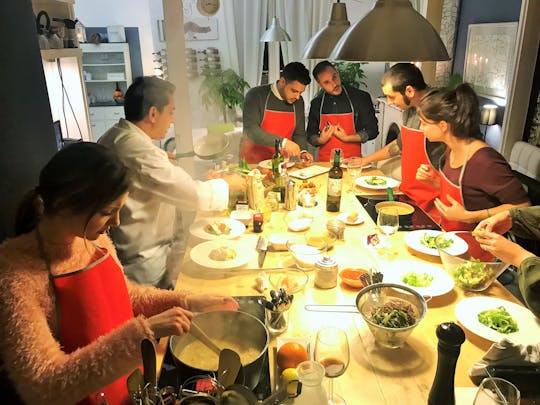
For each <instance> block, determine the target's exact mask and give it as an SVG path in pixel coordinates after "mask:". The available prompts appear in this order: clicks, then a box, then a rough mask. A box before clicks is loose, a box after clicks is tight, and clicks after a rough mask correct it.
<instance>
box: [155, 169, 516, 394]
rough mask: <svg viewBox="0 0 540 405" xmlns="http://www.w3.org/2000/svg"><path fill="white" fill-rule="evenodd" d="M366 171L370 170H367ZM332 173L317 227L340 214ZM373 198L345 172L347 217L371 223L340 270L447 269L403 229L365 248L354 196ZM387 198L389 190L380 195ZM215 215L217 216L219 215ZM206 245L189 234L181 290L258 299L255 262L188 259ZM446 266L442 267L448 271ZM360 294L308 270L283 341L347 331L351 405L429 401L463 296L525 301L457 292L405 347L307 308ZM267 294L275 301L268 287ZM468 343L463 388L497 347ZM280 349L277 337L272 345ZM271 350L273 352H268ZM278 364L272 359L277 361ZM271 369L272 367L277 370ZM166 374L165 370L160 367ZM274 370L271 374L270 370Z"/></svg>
mask: <svg viewBox="0 0 540 405" xmlns="http://www.w3.org/2000/svg"><path fill="white" fill-rule="evenodd" d="M362 174H364V172H363V173H362ZM365 174H368V175H371V174H373V175H380V174H381V173H380V172H377V171H376V170H369V171H366V172H365ZM327 178H328V175H327V174H326V173H325V174H322V175H319V176H317V177H313V178H311V179H310V180H311V181H313V182H314V183H315V184H316V185H317V187H318V197H317V198H318V202H319V204H318V205H317V207H315V208H314V209H313V216H314V221H313V223H312V228H311V230H313V229H315V230H317V229H325V227H326V221H327V220H328V219H330V218H334V217H336V216H337V213H329V212H326V209H325V200H326V182H327ZM362 193H364V194H373V190H362V189H360V188H359V187H353V186H352V182H351V179H350V177H349V176H348V174H347V173H345V175H344V184H343V195H342V201H341V212H346V211H357V212H359V213H360V214H361V215H363V216H364V219H365V221H364V222H363V223H362V224H360V225H356V226H347V227H346V229H345V236H344V241H337V242H336V244H335V246H334V248H333V249H332V250H330V252H329V253H330V255H331V256H332V257H333V258H334V259H335V260H336V261H337V262H338V264H339V268H340V269H342V268H345V267H357V268H367V267H369V266H370V265H372V264H376V265H379V266H381V267H384V266H387V265H388V262H390V261H395V260H412V261H419V262H429V263H433V264H435V265H437V266H441V262H440V259H439V258H438V257H436V256H428V255H424V254H422V253H418V252H415V251H413V250H411V249H410V248H408V247H407V246H406V245H405V243H404V242H403V237H404V234H405V233H404V232H398V233H397V234H396V235H394V236H393V237H392V240H391V247H390V248H389V249H388V250H387V251H386V252H384V256H383V257H381V255H380V254H377V253H375V254H373V251H372V249H368V248H366V247H365V244H364V240H365V237H366V235H368V234H372V233H375V224H374V223H373V221H372V220H371V219H370V217H369V216H368V215H367V213H366V212H365V211H364V210H363V207H362V206H361V204H360V203H359V202H358V200H357V198H356V197H355V194H362ZM378 193H380V194H385V193H386V192H385V191H380V192H379V191H378ZM212 214H215V213H212ZM290 215H292V214H290V213H289V212H288V211H284V210H283V209H281V210H279V211H276V212H273V213H272V217H271V220H270V221H266V222H265V224H264V230H263V233H264V234H265V235H269V234H271V233H274V232H286V231H287V221H288V219H289V218H290ZM240 238H241V239H245V240H247V241H248V242H246V243H252V244H253V248H255V243H256V239H257V235H256V234H252V232H251V227H249V228H248V231H247V232H246V234H245V235H242V236H240ZM200 242H202V241H200V240H195V238H194V237H191V236H190V237H189V240H188V247H187V252H186V257H185V260H184V263H183V265H182V269H181V272H180V275H179V277H178V282H177V288H181V289H188V290H190V291H192V292H193V293H211V292H214V293H220V294H230V295H258V294H259V293H258V292H257V291H256V290H255V288H254V286H255V277H256V276H257V275H258V273H259V272H260V269H259V268H258V266H257V259H256V257H254V258H253V260H251V261H250V262H248V263H247V265H245V266H243V267H242V268H238V269H233V270H216V269H206V268H202V267H200V266H199V265H197V264H196V263H194V262H193V261H192V260H191V259H190V256H189V250H190V249H191V248H192V247H193V246H195V245H196V244H198V243H200ZM288 266H291V267H292V266H294V261H293V258H292V257H291V256H290V254H289V253H288V252H273V251H269V252H268V253H267V256H266V261H265V263H264V268H265V269H267V270H266V273H270V272H271V271H272V268H281V267H288ZM441 267H442V266H441ZM357 294H358V290H355V289H351V288H348V287H346V286H345V285H343V284H341V283H339V282H338V286H337V287H336V288H333V289H329V290H323V289H319V288H316V287H314V284H313V272H310V273H309V282H308V284H307V286H306V288H305V290H304V291H303V292H302V293H298V294H296V295H295V298H294V303H293V305H292V307H291V310H290V325H289V328H288V330H287V331H286V332H285V333H284V334H283V335H281V336H282V337H295V338H302V339H305V340H306V341H309V342H311V343H313V342H314V336H315V334H316V332H317V331H318V330H319V329H320V328H322V327H324V326H330V325H332V326H338V327H340V328H342V329H344V330H346V332H347V335H348V338H349V344H350V354H351V356H350V357H351V359H350V364H349V367H348V369H347V371H346V372H345V374H344V375H342V376H340V377H339V378H336V379H335V381H334V390H335V392H337V393H339V394H340V395H342V396H343V397H344V398H345V399H346V400H347V401H348V403H349V404H355V403H365V404H396V403H405V404H425V403H427V398H428V394H429V390H430V387H431V384H432V382H433V378H434V375H435V369H436V363H437V337H436V335H435V329H436V327H437V325H438V324H440V323H442V322H447V321H454V322H457V320H456V316H455V314H454V307H455V305H456V304H457V303H458V302H459V301H460V300H461V299H462V298H464V297H470V296H477V295H480V296H494V297H499V298H504V299H506V300H509V301H512V302H518V301H517V300H516V299H515V298H514V297H513V296H512V295H511V294H510V293H509V292H508V290H506V289H505V288H504V287H502V286H501V285H500V284H499V283H498V282H495V283H494V284H493V285H492V286H491V287H489V288H488V289H487V290H486V291H484V292H482V293H469V292H464V291H463V290H461V289H460V288H458V287H454V289H453V290H452V291H450V292H449V293H447V294H445V295H443V296H439V297H435V298H433V299H432V300H431V301H429V302H428V311H427V314H426V316H425V318H424V319H423V320H422V321H421V322H420V324H419V325H418V326H417V327H416V328H415V329H414V331H413V332H412V334H411V336H410V337H409V338H408V339H407V342H406V344H405V346H404V347H401V348H399V349H386V348H383V347H381V346H379V345H377V344H376V343H375V342H374V339H373V336H372V335H371V333H370V332H369V330H368V329H367V327H366V326H365V324H364V322H363V320H362V318H361V316H360V315H359V314H357V313H335V312H334V313H322V312H311V311H306V309H305V308H304V305H306V304H348V305H352V306H354V303H355V298H356V295H357ZM264 295H266V296H268V290H266V291H265V293H264ZM463 329H464V331H465V334H466V337H467V340H466V341H465V343H464V344H463V346H462V348H461V355H460V357H459V360H458V363H457V369H456V375H455V385H456V387H474V385H473V384H472V382H471V381H470V379H469V376H468V369H469V368H470V366H471V365H472V364H473V363H474V362H476V361H477V360H478V359H480V357H482V355H483V354H484V353H485V351H486V350H487V349H488V348H489V347H490V345H491V342H489V341H488V340H485V339H483V338H481V337H479V336H477V335H475V334H473V333H471V332H469V331H468V330H467V329H465V328H463ZM166 345H167V342H166V341H165V339H162V341H161V343H160V345H159V349H158V350H159V352H160V355H159V356H158V357H159V358H158V361H159V364H161V361H162V359H163V353H164V352H165V349H166ZM275 345H276V339H275V338H272V341H271V347H274V346H275ZM269 352H270V353H272V350H269ZM270 364H271V365H272V364H273V358H272V356H271V358H270ZM271 368H272V366H271ZM158 369H159V368H158ZM272 372H273V370H271V373H272Z"/></svg>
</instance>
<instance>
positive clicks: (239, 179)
mask: <svg viewBox="0 0 540 405" xmlns="http://www.w3.org/2000/svg"><path fill="white" fill-rule="evenodd" d="M223 180H225V181H226V182H227V184H228V185H229V189H231V190H237V191H243V192H245V191H246V189H247V182H246V178H245V177H244V176H242V175H240V174H238V173H226V174H224V175H223Z"/></svg>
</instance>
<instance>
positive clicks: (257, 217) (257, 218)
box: [253, 212, 264, 233]
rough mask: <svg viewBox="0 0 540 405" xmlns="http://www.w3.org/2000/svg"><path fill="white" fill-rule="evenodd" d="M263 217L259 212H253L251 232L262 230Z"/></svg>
mask: <svg viewBox="0 0 540 405" xmlns="http://www.w3.org/2000/svg"><path fill="white" fill-rule="evenodd" d="M263 219H264V216H263V214H262V213H261V212H256V213H255V214H253V232H255V233H259V232H262V225H263Z"/></svg>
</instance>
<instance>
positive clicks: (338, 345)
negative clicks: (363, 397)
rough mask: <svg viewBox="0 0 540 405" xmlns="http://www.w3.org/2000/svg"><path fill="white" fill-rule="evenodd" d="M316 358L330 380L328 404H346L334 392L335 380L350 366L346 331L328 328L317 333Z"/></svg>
mask: <svg viewBox="0 0 540 405" xmlns="http://www.w3.org/2000/svg"><path fill="white" fill-rule="evenodd" d="M314 357H315V360H316V361H318V362H319V363H321V364H322V365H323V367H324V370H325V375H326V377H328V379H329V383H328V384H329V385H328V404H329V405H339V404H346V402H345V400H344V399H343V398H342V397H340V396H339V395H337V394H336V393H335V392H334V378H336V377H339V376H340V375H342V374H343V373H345V370H347V367H348V366H349V341H348V340H347V334H346V333H345V331H344V330H342V329H339V328H334V327H328V328H324V329H321V330H320V331H319V332H317V340H316V341H315V351H314Z"/></svg>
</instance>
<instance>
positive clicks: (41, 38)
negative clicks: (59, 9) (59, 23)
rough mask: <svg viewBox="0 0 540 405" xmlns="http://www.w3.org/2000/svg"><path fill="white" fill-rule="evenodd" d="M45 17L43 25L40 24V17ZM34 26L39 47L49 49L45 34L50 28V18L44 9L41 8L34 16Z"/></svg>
mask: <svg viewBox="0 0 540 405" xmlns="http://www.w3.org/2000/svg"><path fill="white" fill-rule="evenodd" d="M42 17H45V25H42V24H41V18H42ZM36 27H37V32H38V43H39V48H40V49H49V48H50V45H49V39H48V38H47V34H48V33H49V30H50V29H51V19H50V18H49V14H47V12H46V11H45V10H41V11H40V12H39V13H38V15H37V17H36Z"/></svg>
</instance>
